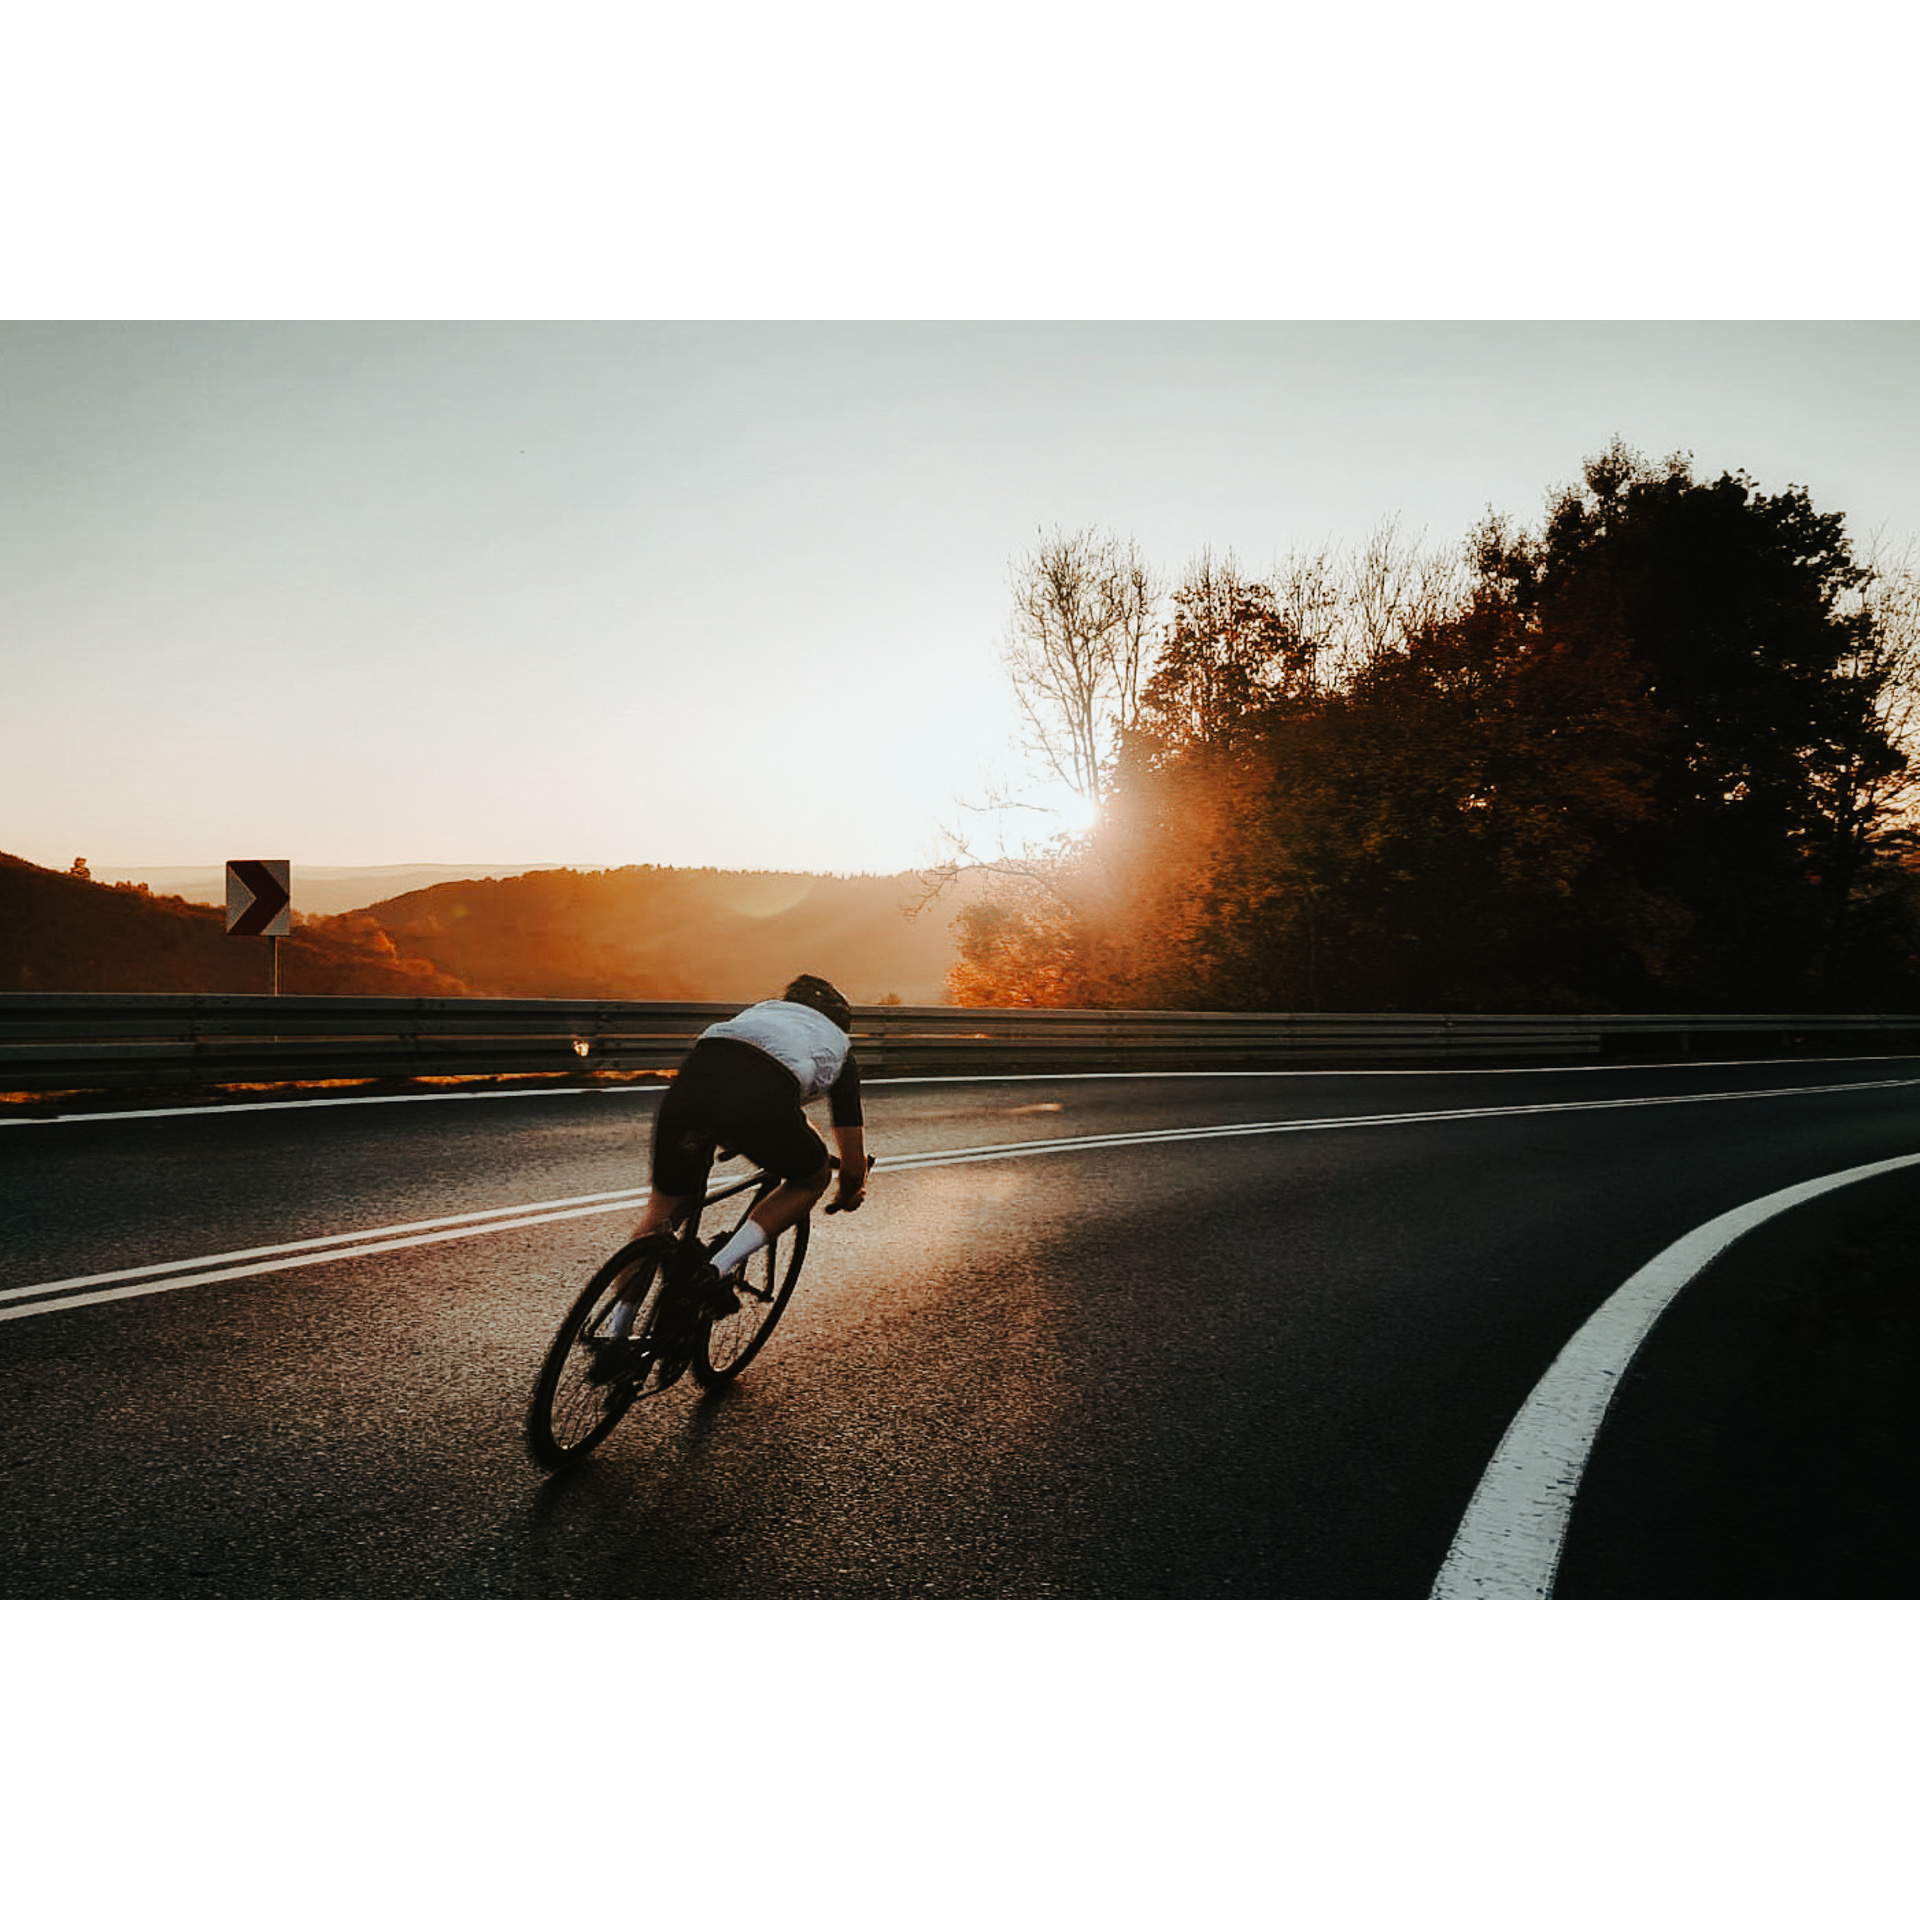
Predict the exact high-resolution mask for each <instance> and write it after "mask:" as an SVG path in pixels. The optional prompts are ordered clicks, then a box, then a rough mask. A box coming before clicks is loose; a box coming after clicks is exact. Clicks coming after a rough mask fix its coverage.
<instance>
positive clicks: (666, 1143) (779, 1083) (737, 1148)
mask: <svg viewBox="0 0 1920 1920" xmlns="http://www.w3.org/2000/svg"><path fill="white" fill-rule="evenodd" d="M716 1145H721V1146H726V1147H731V1148H732V1149H733V1150H734V1152H736V1153H743V1154H745V1155H746V1157H747V1158H748V1159H749V1160H751V1161H752V1162H753V1163H754V1165H755V1166H759V1167H765V1168H766V1170H767V1171H768V1172H769V1173H777V1174H778V1175H779V1176H780V1177H781V1179H783V1180H807V1179H810V1178H811V1177H812V1176H813V1175H815V1174H817V1173H819V1171H820V1170H821V1168H822V1167H824V1166H825V1165H826V1164H827V1143H826V1142H825V1141H824V1140H822V1139H821V1138H820V1136H819V1135H818V1134H817V1133H815V1132H814V1130H813V1128H812V1127H811V1126H809V1125H808V1124H807V1116H806V1114H805V1113H804V1112H803V1111H802V1109H801V1104H800V1082H799V1081H798V1080H796V1079H795V1078H794V1077H793V1075H792V1074H791V1073H789V1072H788V1071H787V1069H786V1068H785V1067H783V1066H782V1065H781V1064H780V1062H779V1061H778V1060H776V1059H774V1058H773V1056H772V1055H771V1054H766V1053H762V1052H761V1051H760V1049H759V1048H758V1047H751V1046H748V1045H747V1044H746V1042H745V1041H742V1040H702V1041H700V1042H699V1043H698V1044H697V1045H696V1046H695V1047H694V1049H693V1051H692V1052H691V1053H690V1054H688V1055H687V1058H686V1061H685V1062H684V1064H683V1065H682V1066H681V1068H680V1071H679V1072H678V1073H677V1074H675V1075H674V1079H673V1085H672V1086H670V1087H669V1088H668V1089H667V1091H666V1097H665V1098H664V1099H663V1100H662V1101H661V1102H660V1111H659V1112H658V1113H657V1114H655V1115H654V1121H653V1189H654V1191H655V1192H656V1193H665V1194H671V1195H672V1196H673V1197H674V1198H675V1199H679V1200H684V1199H686V1198H687V1197H688V1196H689V1195H691V1194H696V1193H702V1192H704V1191H705V1190H706V1184H707V1170H708V1169H709V1168H710V1167H711V1166H712V1165H713V1150H714V1147H715V1146H716Z"/></svg>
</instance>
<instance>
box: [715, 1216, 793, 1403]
mask: <svg viewBox="0 0 1920 1920" xmlns="http://www.w3.org/2000/svg"><path fill="white" fill-rule="evenodd" d="M758 1197H759V1196H758V1195H756V1196H755V1198H756V1199H757V1198H758ZM806 1257H807V1222H806V1221H805V1220H802V1221H801V1222H800V1223H799V1224H798V1225H797V1226H795V1227H792V1228H790V1229H789V1230H788V1231H787V1232H785V1233H783V1234H782V1235H781V1236H780V1238H779V1239H778V1240H776V1241H774V1242H773V1244H772V1245H771V1246H766V1247H762V1248H761V1249H760V1251H759V1252H758V1253H756V1254H755V1255H754V1256H753V1257H752V1258H751V1259H750V1260H748V1261H746V1262H745V1263H744V1264H742V1265H741V1266H738V1267H736V1268H735V1269H734V1270H733V1272H732V1274H731V1275H729V1278H730V1279H731V1280H732V1282H733V1291H734V1296H735V1298H736V1299H738V1300H739V1302H740V1311H739V1312H738V1313H730V1314H728V1315H727V1317H726V1318H725V1319H724V1320H714V1321H711V1322H710V1323H709V1324H708V1327H707V1337H706V1339H705V1340H704V1341H703V1342H702V1343H701V1345H700V1346H699V1347H698V1348H696V1349H695V1351H694V1356H693V1377H694V1378H695V1379H696V1380H697V1381H699V1383H700V1384H701V1386H703V1387H708V1388H712V1387H717V1386H721V1385H723V1384H724V1383H725V1382H726V1381H728V1380H731V1379H733V1378H734V1376H735V1375H736V1374H738V1373H739V1372H740V1371H741V1369H742V1368H744V1367H745V1366H746V1364H747V1362H748V1361H750V1360H751V1359H752V1358H753V1356H754V1355H755V1354H756V1353H758V1352H759V1351H760V1349H761V1348H762V1347H764V1346H765V1345H766V1344H767V1337H768V1335H770V1334H771V1333H772V1332H773V1329H774V1327H775V1325H776V1324H777V1323H778V1321H779V1318H780V1316H781V1315H782V1314H783V1313H784V1312H786V1310H787V1302H788V1301H789V1300H790V1299H791V1298H792V1297H793V1288H794V1283H795V1282H796V1281H797V1280H798V1279H799V1278H800V1263H801V1262H802V1261H803V1260H805V1259H806Z"/></svg>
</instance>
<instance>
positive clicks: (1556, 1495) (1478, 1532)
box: [1432, 1153, 1920, 1600]
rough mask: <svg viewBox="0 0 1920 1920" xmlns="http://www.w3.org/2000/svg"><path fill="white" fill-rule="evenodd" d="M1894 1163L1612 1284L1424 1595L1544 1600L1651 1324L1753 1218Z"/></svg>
mask: <svg viewBox="0 0 1920 1920" xmlns="http://www.w3.org/2000/svg"><path fill="white" fill-rule="evenodd" d="M1902 1167H1920V1153H1906V1154H1901V1155H1899V1156H1898V1157H1897V1158H1895V1159H1892V1160H1875V1161H1873V1162H1872V1163H1871V1164H1869V1165H1867V1166H1862V1167H1850V1168H1848V1169H1847V1170H1846V1171H1845V1172H1843V1173H1830V1174H1825V1175H1823V1176H1822V1177H1821V1178H1820V1179H1818V1180H1803V1181H1802V1182H1801V1183H1800V1184H1799V1185H1798V1186H1792V1187H1783V1188H1781V1189H1780V1191H1779V1192H1778V1193H1770V1194H1767V1195H1766V1196H1765V1197H1764V1198H1762V1199H1759V1200H1750V1201H1748V1202H1747V1204H1746V1205H1745V1206H1743V1207H1735V1208H1733V1210H1732V1211H1731V1212H1728V1213H1723V1214H1721V1215H1719V1217H1718V1218H1716V1219H1713V1220H1709V1221H1708V1222H1707V1223H1706V1224H1705V1225H1704V1226H1700V1227H1695V1228H1694V1230H1693V1231H1692V1232H1691V1233H1689V1234H1687V1235H1686V1236H1685V1237H1684V1238H1682V1239H1679V1240H1676V1241H1675V1242H1674V1243H1673V1245H1672V1246H1670V1247H1668V1248H1667V1250H1666V1251H1665V1252H1664V1253H1660V1254H1656V1255H1655V1256H1654V1258H1653V1259H1651V1260H1649V1261H1648V1262H1647V1264H1646V1265H1645V1266H1644V1267H1642V1268H1641V1269H1640V1270H1639V1272H1637V1273H1636V1274H1634V1275H1633V1276H1632V1277H1631V1278H1630V1279H1629V1280H1627V1281H1626V1282H1625V1283H1624V1284H1623V1285H1621V1286H1620V1287H1619V1288H1618V1289H1616V1291H1615V1292H1614V1293H1612V1294H1611V1295H1610V1296H1609V1297H1608V1298H1607V1299H1606V1300H1605V1301H1603V1302H1602V1303H1601V1305H1600V1306H1599V1307H1598V1308H1596V1309H1595V1311H1594V1312H1593V1314H1592V1315H1591V1316H1590V1317H1589V1318H1588V1320H1587V1321H1586V1324H1585V1325H1584V1326H1582V1327H1581V1328H1580V1330H1579V1332H1578V1333H1576V1334H1575V1335H1574V1336H1573V1338H1572V1339H1571V1340H1569V1341H1568V1342H1567V1344H1566V1345H1565V1346H1564V1347H1562V1348H1561V1350H1560V1354H1559V1357H1558V1358H1557V1359H1556V1360H1555V1361H1554V1363H1553V1365H1552V1366H1550V1367H1549V1368H1548V1369H1547V1371H1546V1372H1545V1374H1543V1375H1542V1376H1541V1379H1540V1384H1539V1385H1538V1386H1537V1387H1535V1388H1534V1390H1533V1392H1532V1393H1531V1394H1529V1395H1528V1396H1527V1400H1526V1403H1525V1405H1523V1406H1522V1407H1521V1409H1520V1411H1519V1412H1518V1413H1517V1414H1515V1415H1514V1417H1513V1422H1512V1424H1511V1425H1510V1426H1509V1427H1508V1428H1507V1431H1506V1434H1505V1436H1504V1437H1503V1438H1502V1440H1501V1442H1500V1444H1499V1446H1498V1447H1497V1448H1496V1449H1495V1450H1494V1455H1493V1458H1492V1459H1491V1460H1490V1461H1489V1462H1488V1463H1487V1470H1486V1472H1485V1473H1483V1474H1482V1475H1481V1476H1480V1484H1479V1486H1478V1487H1477V1488H1475V1490H1474V1495H1473V1498H1472V1499H1471V1500H1470V1501H1469V1502H1468V1503H1467V1510H1466V1513H1465V1515H1464V1516H1463V1517H1462V1519H1461V1521H1460V1527H1459V1530H1458V1532H1456V1533H1455V1535H1454V1537H1453V1545H1452V1547H1451V1548H1450V1549H1449V1550H1448V1553H1447V1557H1446V1560H1445V1562H1444V1563H1443V1564H1442V1566H1441V1568H1440V1573H1439V1577H1438V1578H1437V1579H1436V1580H1435V1581H1434V1583H1433V1594H1432V1597H1433V1598H1434V1599H1435V1600H1547V1599H1551V1598H1552V1596H1553V1581H1554V1575H1555V1573H1556V1572H1557V1571H1558V1570H1559V1566H1560V1554H1561V1550H1562V1548H1563V1547H1564V1546H1565V1544H1566V1536H1567V1522H1568V1520H1569V1519H1570V1518H1571V1516H1572V1512H1573V1501H1574V1496H1575V1494H1576V1493H1578V1492H1579V1489H1580V1478H1581V1475H1582V1474H1583V1473H1584V1472H1585V1471H1586V1465H1587V1458H1588V1456H1589V1454H1591V1452H1592V1451H1593V1443H1594V1436H1595V1435H1596V1434H1597V1433H1598V1432H1599V1430H1600V1422H1601V1420H1602V1419H1603V1418H1604V1417H1605V1415H1606V1411H1607V1404H1608V1402H1609V1401H1610V1400H1611V1399H1612V1398H1613V1392H1614V1389H1615V1388H1616V1387H1617V1386H1618V1385H1619V1384H1620V1380H1621V1378H1622V1376H1623V1375H1624V1374H1625V1373H1626V1370H1627V1367H1628V1366H1629V1364H1630V1363H1631V1362H1632V1360H1633V1356H1634V1354H1635V1353H1636V1352H1637V1351H1638V1350H1639V1347H1640V1343H1641V1342H1642V1341H1643V1340H1645V1339H1646V1337H1647V1335H1648V1334H1649V1333H1650V1332H1651V1331H1652V1329H1653V1324H1654V1322H1655V1321H1656V1320H1658V1319H1659V1317H1660V1315H1661V1314H1662V1313H1663V1312H1665V1311H1666V1309H1667V1307H1668V1306H1669V1305H1670V1304H1671V1303H1672V1302H1673V1300H1674V1299H1675V1298H1676V1297H1677V1296H1678V1294H1679V1293H1680V1290H1681V1289H1682V1288H1683V1287H1684V1286H1686V1284H1687V1282H1688V1281H1690V1280H1692V1279H1693V1278H1694V1276H1695V1275H1696V1274H1698V1273H1699V1272H1700V1271H1701V1269H1702V1268H1703V1267H1705V1266H1706V1265H1707V1264H1708V1262H1709V1261H1711V1260H1713V1259H1715V1258H1716V1257H1717V1256H1718V1255H1720V1254H1722V1253H1724V1252H1725V1251H1726V1249H1727V1248H1728V1247H1730V1246H1731V1245H1732V1244H1733V1243H1734V1241H1736V1240H1738V1239H1739V1238H1740V1237H1741V1235H1743V1234H1746V1233H1750V1232H1751V1231H1752V1230H1753V1229H1754V1228H1755V1227H1757V1226H1759V1225H1760V1224H1761V1223H1762V1222H1763V1221H1766V1220H1771V1219H1772V1218H1773V1217H1774V1216H1775V1215H1776V1214H1780V1213H1785V1212H1787V1211H1788V1209H1789V1208H1792V1207H1797V1206H1799V1205H1801V1204H1802V1203H1803V1202H1804V1201H1808V1200H1815V1199H1818V1198H1819V1196H1820V1195H1821V1194H1823V1193H1832V1192H1833V1191H1834V1190H1835V1189H1836V1188H1839V1187H1845V1186H1851V1185H1852V1184H1853V1183H1854V1182H1855V1181H1856V1180H1871V1179H1872V1178H1873V1177H1874V1176H1875V1175H1876V1174H1881V1173H1893V1172H1895V1171H1897V1170H1898V1169H1900V1168H1902Z"/></svg>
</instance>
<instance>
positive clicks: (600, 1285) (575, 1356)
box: [527, 1245, 661, 1472]
mask: <svg viewBox="0 0 1920 1920" xmlns="http://www.w3.org/2000/svg"><path fill="white" fill-rule="evenodd" d="M660 1264H661V1263H660V1257H659V1254H658V1253H657V1252H642V1251H640V1250H639V1249H637V1248H635V1247H633V1246H631V1245H629V1246H624V1247H622V1248H621V1249H620V1251H619V1252H618V1253H616V1254H615V1255H614V1256H613V1258H612V1259H611V1260H609V1261H608V1262H607V1263H606V1265H605V1266H603V1267H602V1268H601V1269H600V1271H599V1272H598V1273H596V1274H595V1275H594V1276H593V1278H592V1279H591V1280H589V1281H588V1282H587V1284H586V1286H585V1287H584V1288H582V1289H581V1292H580V1297H579V1298H578V1299H577V1300H575V1301H574V1303H573V1305H572V1306H571V1307H570V1308H569V1309H568V1311H567V1317H566V1318H565V1319H564V1320H563V1321H561V1323H560V1331H559V1332H558V1333H556V1334H555V1335H554V1336H553V1344H552V1345H551V1346H550V1347H548V1349H547V1356H546V1358H545V1360H544V1361H542V1362H541V1366H540V1374H539V1378H538V1379H536V1380H535V1382H534V1387H533V1404H532V1405H531V1406H530V1407H529V1408H528V1410H527V1449H528V1451H529V1452H530V1453H531V1454H532V1455H533V1457H534V1460H535V1462H536V1463H537V1464H538V1465H540V1466H543V1467H545V1468H547V1469H548V1470H549V1471H550V1472H551V1471H557V1470H558V1469H560V1468H562V1467H570V1466H574V1465H576V1464H577V1463H578V1462H580V1461H581V1460H584V1459H585V1458H586V1457H587V1455H588V1454H590V1453H591V1452H592V1451H593V1450H594V1448H595V1447H597V1446H598V1445H599V1444H600V1442H601V1441H602V1440H604V1439H605V1438H606V1437H607V1435H608V1434H610V1433H611V1432H612V1431H613V1430H614V1428H615V1427H617V1426H618V1425H619V1424H620V1422H621V1419H622V1418H623V1417H624V1416H625V1414H626V1411H627V1409H628V1408H629V1407H630V1406H632V1405H633V1403H634V1402H635V1401H636V1400H638V1399H640V1398H641V1397H642V1396H643V1395H645V1394H648V1393H654V1392H658V1391H659V1388H658V1386H657V1385H656V1384H654V1383H655V1382H657V1381H658V1379H659V1375H660V1368H659V1365H658V1364H657V1356H656V1355H655V1354H654V1352H653V1349H652V1344H651V1340H650V1337H649V1336H648V1334H647V1333H644V1332H643V1334H642V1335H641V1337H640V1339H639V1340H637V1341H635V1342H634V1343H633V1344H634V1348H635V1351H634V1356H633V1359H632V1360H631V1362H629V1363H628V1364H626V1365H625V1366H623V1367H622V1369H621V1370H620V1371H619V1372H618V1373H617V1374H615V1375H614V1376H613V1377H612V1378H610V1379H601V1380H596V1379H594V1378H593V1377H592V1371H591V1369H592V1368H593V1365H594V1362H595V1360H596V1359H598V1358H599V1356H600V1350H599V1348H598V1347H597V1346H596V1345H595V1344H594V1341H595V1336H596V1334H597V1333H598V1332H599V1329H600V1328H601V1326H602V1325H603V1324H604V1323H605V1321H606V1318H607V1316H608V1315H609V1314H610V1313H611V1312H612V1311H613V1303H614V1299H615V1297H616V1295H617V1294H618V1293H619V1291H620V1289H621V1287H622V1284H623V1283H624V1282H626V1281H627V1280H628V1278H629V1276H631V1277H632V1290H633V1291H635V1292H637V1293H638V1294H639V1296H640V1311H639V1314H638V1316H637V1317H636V1319H635V1322H634V1324H635V1326H636V1327H639V1328H642V1329H650V1328H651V1326H652V1323H653V1318H654V1314H655V1312H656V1309H657V1308H658V1306H659V1303H660V1293H661V1273H660Z"/></svg>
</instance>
